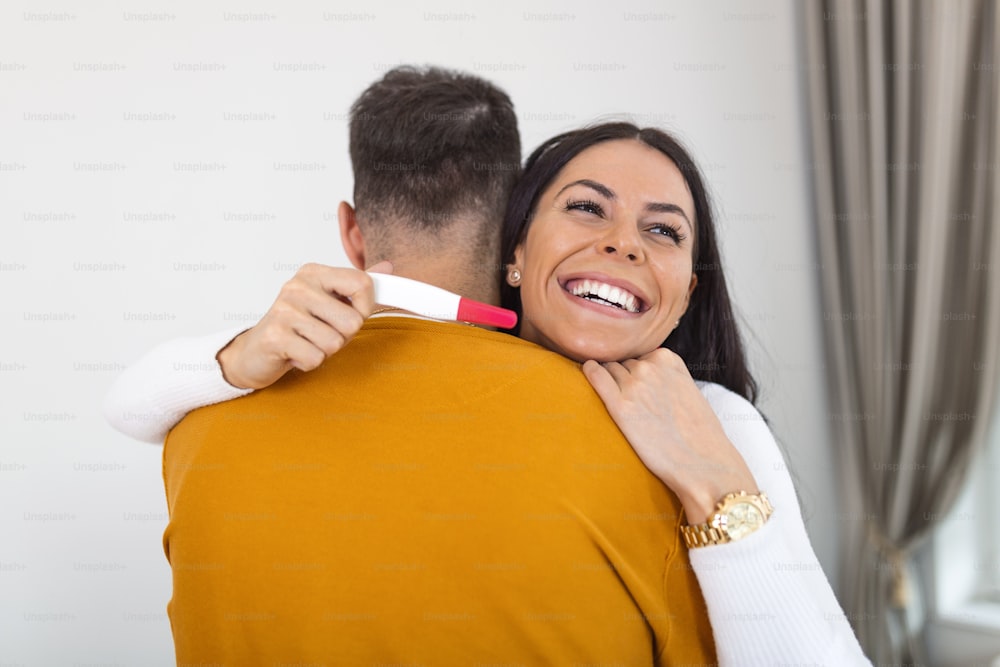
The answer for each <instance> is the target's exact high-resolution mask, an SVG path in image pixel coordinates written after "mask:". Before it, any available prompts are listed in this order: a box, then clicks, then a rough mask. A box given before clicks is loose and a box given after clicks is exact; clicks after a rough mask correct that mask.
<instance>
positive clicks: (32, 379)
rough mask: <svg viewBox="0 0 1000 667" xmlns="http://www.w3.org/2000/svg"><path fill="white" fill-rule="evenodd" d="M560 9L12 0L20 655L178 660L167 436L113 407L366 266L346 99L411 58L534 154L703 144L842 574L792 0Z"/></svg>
mask: <svg viewBox="0 0 1000 667" xmlns="http://www.w3.org/2000/svg"><path fill="white" fill-rule="evenodd" d="M535 5H537V3H529V2H525V1H524V0H513V1H507V2H502V3H490V4H489V5H487V4H486V3H482V6H476V5H473V4H471V3H459V2H454V3H448V2H442V1H440V0H437V1H436V2H433V3H430V4H426V5H423V6H421V7H419V8H415V7H409V6H407V4H405V3H403V2H398V3H390V2H375V3H370V2H366V3H360V2H356V3H353V4H338V3H333V2H324V1H322V0H313V1H311V2H295V3H285V2H277V1H275V0H271V1H270V2H263V1H253V0H247V1H246V2H243V3H229V2H227V3H221V4H214V3H199V2H191V1H185V2H166V1H163V2H143V3H132V2H128V3H126V2H110V1H108V2H96V1H94V2H89V3H86V4H85V6H84V5H83V3H71V2H58V1H57V2H54V3H44V6H43V7H39V6H38V3H35V2H29V1H24V2H18V1H16V0H15V1H7V2H5V3H4V4H3V5H2V7H0V221H2V222H0V230H2V231H0V330H2V332H3V333H2V336H3V338H2V340H3V345H2V346H0V661H3V663H4V664H25V665H36V664H37V665H48V664H70V663H71V662H73V661H75V662H76V663H77V664H93V663H100V664H129V665H131V664H144V665H168V664H173V656H172V647H171V639H170V629H169V624H168V621H167V618H166V614H165V605H166V602H167V600H168V598H169V595H170V570H169V568H168V567H167V563H166V561H165V559H164V556H163V553H162V550H161V546H160V538H161V533H162V530H163V528H164V526H165V524H166V505H165V502H164V497H163V491H162V483H161V478H160V457H159V455H160V448H159V447H157V446H149V445H145V444H140V443H135V442H131V441H129V440H128V439H126V438H124V437H123V436H120V435H118V434H116V433H115V432H113V431H112V430H111V429H110V428H109V427H108V426H106V425H105V424H104V423H103V421H102V419H101V417H100V416H99V412H98V409H99V405H100V401H101V398H102V396H103V394H104V393H105V390H106V388H107V387H108V385H109V383H110V382H111V380H112V378H113V377H114V375H115V373H116V372H118V370H120V369H121V368H122V367H123V366H124V365H127V364H129V363H130V362H131V361H132V360H134V359H135V358H136V357H137V356H138V355H139V354H140V353H141V352H142V351H143V350H145V349H147V348H149V347H150V346H152V345H153V344H154V343H156V342H158V341H161V340H164V339H166V338H169V337H172V336H177V335H181V334H186V333H201V332H208V331H212V330H216V329H220V328H223V327H230V326H233V325H235V324H239V323H240V322H252V321H253V320H254V319H255V318H256V317H257V316H258V315H259V314H260V313H262V312H263V311H264V310H265V309H266V307H267V306H268V305H269V304H270V302H271V300H272V299H273V297H274V295H275V293H276V291H277V289H278V287H279V286H280V285H281V283H282V282H284V281H285V280H286V279H287V278H288V277H289V276H290V275H291V274H292V273H293V270H294V267H295V266H296V265H298V264H300V263H302V262H306V261H319V262H325V263H331V264H346V261H345V259H344V256H343V255H342V253H341V251H340V248H339V242H338V240H337V234H336V229H335V222H334V218H333V212H334V211H335V208H336V204H337V202H338V201H339V200H340V199H341V198H349V196H350V193H351V176H350V171H349V163H348V158H347V153H346V150H347V141H346V139H347V132H346V123H345V118H346V112H347V109H348V106H349V105H350V103H351V101H352V100H353V99H354V97H355V96H356V95H357V94H358V93H359V92H360V91H361V90H362V89H363V88H364V87H365V86H366V85H367V84H368V83H370V82H371V81H373V80H374V79H376V78H378V77H379V76H380V75H381V74H382V73H383V72H384V71H385V70H386V69H387V68H389V67H391V66H392V65H394V64H396V63H437V64H442V65H446V66H451V67H455V68H461V69H465V70H469V71H472V72H473V73H477V74H480V75H482V76H485V77H488V78H491V79H493V80H495V81H496V82H497V83H499V84H500V85H501V86H503V87H504V88H506V89H507V91H508V92H509V93H510V94H511V96H512V97H513V99H514V100H515V102H516V104H517V107H518V111H519V114H520V118H521V122H522V132H523V138H524V147H525V150H526V151H527V150H530V149H531V148H533V147H534V146H535V145H537V144H538V143H539V142H540V141H541V140H542V139H544V138H546V137H548V136H550V135H552V134H554V133H556V132H558V131H561V130H564V129H568V128H571V127H574V126H577V125H580V124H583V123H586V122H589V121H592V120H594V119H597V118H603V117H605V116H607V115H609V114H621V113H622V112H630V113H631V115H632V117H633V118H634V119H636V120H638V121H639V122H640V123H643V124H653V125H661V126H664V127H666V128H669V129H673V130H675V131H677V132H678V133H679V134H680V135H681V136H682V137H683V138H684V139H686V140H687V142H688V143H689V144H690V146H691V147H692V148H693V150H694V153H695V154H696V156H697V157H698V158H699V159H700V161H701V164H702V165H703V166H704V167H705V170H706V172H707V175H708V179H709V181H710V183H711V186H712V188H713V190H714V194H715V197H716V203H717V205H718V208H719V211H720V213H721V216H720V219H721V224H722V231H723V238H724V243H725V245H724V250H725V259H726V261H727V262H728V270H729V277H730V280H731V284H732V287H733V291H734V293H735V297H736V302H737V304H738V306H739V309H740V310H741V311H742V313H743V315H744V316H745V318H746V320H747V323H748V324H749V328H750V329H751V330H752V332H753V342H752V345H751V348H752V354H753V360H754V362H755V367H756V369H757V372H758V374H759V377H760V379H761V380H762V384H763V387H764V400H763V403H762V407H763V409H764V411H765V412H766V413H767V415H768V416H769V417H770V419H771V420H772V423H773V426H774V429H775V431H776V432H777V434H778V435H779V437H780V439H781V440H782V441H783V442H784V444H785V447H786V448H787V451H788V453H789V456H790V459H791V463H792V468H793V470H794V472H795V474H796V475H797V476H798V480H799V483H800V484H799V486H800V489H801V493H802V496H803V500H804V502H805V507H806V516H807V518H808V519H810V524H809V525H810V529H811V530H812V531H813V538H814V544H815V546H816V549H817V551H818V553H819V555H820V558H821V559H822V561H823V563H824V565H825V566H826V568H827V571H828V572H831V573H833V572H834V567H835V565H836V561H837V558H836V554H835V548H836V540H837V534H836V531H837V529H838V525H837V521H836V508H835V506H834V505H833V503H834V499H835V494H834V477H835V473H834V469H833V467H832V464H831V456H830V446H831V444H830V441H829V437H828V435H827V413H826V407H825V403H824V389H823V382H822V377H821V373H822V371H823V362H822V352H821V341H820V338H819V334H820V322H821V321H822V317H821V312H820V311H821V308H820V306H819V304H818V288H817V284H816V278H817V272H816V271H815V270H814V266H815V260H814V253H813V247H812V237H811V213H810V208H809V196H808V187H809V183H808V173H807V169H806V161H807V160H808V158H807V155H806V151H805V144H804V136H805V135H804V131H803V117H802V108H801V107H802V105H801V100H800V85H799V81H798V78H799V75H800V73H801V66H800V58H799V56H798V54H797V53H796V42H795V38H794V34H795V30H796V28H795V25H794V24H793V18H794V17H793V13H792V12H793V10H792V2H791V0H775V1H773V2H772V1H758V2H743V3H729V2H714V3H692V2H654V1H652V0H649V1H643V0H625V1H624V2H615V3H606V2H588V3H585V4H584V3H581V2H572V3H568V2H567V3H564V4H563V5H562V6H557V5H551V6H548V7H546V8H544V9H534V8H530V7H532V6H535ZM195 169H197V170H199V171H193V170H195Z"/></svg>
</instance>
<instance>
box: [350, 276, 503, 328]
mask: <svg viewBox="0 0 1000 667" xmlns="http://www.w3.org/2000/svg"><path fill="white" fill-rule="evenodd" d="M368 275H370V276H371V277H372V282H374V283H375V303H381V304H383V305H386V306H393V307H395V308H402V309H404V310H408V311H410V312H413V313H416V314H417V315H423V316H424V317H433V318H434V319H436V320H454V321H456V322H469V323H471V324H481V325H483V326H487V327H498V328H500V329H513V328H514V325H516V324H517V313H515V312H514V311H513V310H507V309H506V308H499V307H497V306H491V305H489V304H488V303H481V302H479V301H473V300H472V299H466V298H465V297H462V296H459V295H458V294H455V293H454V292H449V291H448V290H445V289H441V288H440V287H435V286H434V285H428V284H427V283H422V282H420V281H418V280H411V279H409V278H403V277H402V276H393V275H389V274H387V273H369V274H368Z"/></svg>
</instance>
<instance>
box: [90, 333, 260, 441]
mask: <svg viewBox="0 0 1000 667" xmlns="http://www.w3.org/2000/svg"><path fill="white" fill-rule="evenodd" d="M244 330H245V328H240V329H228V330H226V331H219V332H216V333H214V334H210V335H207V336H198V337H187V338H175V339H174V340H170V341H167V342H165V343H161V344H160V345H158V346H156V347H155V348H153V349H152V350H150V351H149V352H147V353H146V354H145V356H143V357H142V358H141V359H139V361H137V362H136V363H134V364H133V365H131V366H129V367H128V368H127V369H125V371H124V372H122V374H121V375H120V376H118V378H117V379H116V380H115V382H114V384H112V385H111V389H110V391H109V392H108V395H107V396H106V397H105V399H104V417H105V419H107V420H108V422H109V423H110V424H111V425H112V426H114V427H115V428H116V429H117V430H119V431H121V432H122V433H124V434H125V435H128V436H131V437H133V438H136V439H137V440H144V441H145V442H153V443H162V442H163V440H164V439H165V438H166V436H167V433H168V432H169V431H170V429H172V428H173V427H174V426H175V425H176V424H177V422H179V421H180V420H181V419H183V418H184V415H186V414H187V413H188V412H190V411H192V410H194V409H196V408H200V407H203V406H205V405H211V404H212V403H219V402H221V401H228V400H230V399H233V398H238V397H240V396H245V395H246V394H249V393H250V392H252V391H253V390H252V389H238V388H236V387H234V386H232V385H231V384H229V383H228V382H226V380H225V378H224V377H223V376H222V368H221V367H220V366H219V362H218V361H216V358H215V355H217V354H218V353H219V350H221V349H222V348H223V347H225V346H226V345H227V344H228V343H229V341H231V340H232V339H233V338H235V337H236V336H238V335H239V334H240V333H242V332H243V331H244Z"/></svg>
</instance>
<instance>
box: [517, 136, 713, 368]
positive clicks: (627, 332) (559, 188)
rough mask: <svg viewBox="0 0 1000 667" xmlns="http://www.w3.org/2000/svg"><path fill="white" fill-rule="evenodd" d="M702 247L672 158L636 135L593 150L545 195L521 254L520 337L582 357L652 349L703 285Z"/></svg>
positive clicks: (618, 356) (609, 357) (619, 356)
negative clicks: (695, 261) (699, 274)
mask: <svg viewBox="0 0 1000 667" xmlns="http://www.w3.org/2000/svg"><path fill="white" fill-rule="evenodd" d="M693 242H694V201H693V199H692V197H691V193H690V191H689V190H688V187H687V183H685V181H684V177H683V176H682V175H681V172H680V170H679V169H678V168H677V165H675V164H674V163H673V162H672V161H671V160H670V159H669V158H668V157H666V156H665V155H664V154H663V153H661V152H659V151H658V150H656V149H654V148H650V147H649V146H647V145H645V144H643V143H641V142H639V141H636V140H632V139H618V140H613V141H606V142H603V143H600V144H596V145H594V146H591V147H590V148H587V149H586V150H584V151H582V152H580V153H579V154H578V155H577V156H576V157H574V158H573V159H572V160H570V161H569V162H568V163H567V164H566V166H565V167H563V169H562V171H561V172H559V174H558V175H557V176H556V177H555V179H554V180H553V181H552V182H551V183H550V184H549V186H548V188H547V189H546V190H545V191H544V192H543V193H542V195H541V197H540V198H539V200H538V204H537V208H536V209H535V215H534V218H533V220H532V222H531V225H530V227H529V228H528V234H527V236H526V237H525V240H524V242H523V243H522V244H521V245H520V246H518V248H517V250H516V251H515V255H514V257H515V263H514V267H515V268H517V269H518V270H519V271H520V273H521V283H520V284H521V303H522V306H523V317H522V323H521V334H520V335H521V337H522V338H524V339H525V340H529V341H532V342H534V343H538V344H539V345H542V346H544V347H547V348H549V349H551V350H554V351H556V352H559V353H561V354H563V355H565V356H567V357H569V358H571V359H575V360H577V361H585V360H587V359H596V360H597V361H621V360H624V359H630V358H634V357H638V356H640V355H642V354H645V353H646V352H650V351H651V350H653V349H655V348H656V347H658V346H659V345H660V344H661V343H662V342H663V341H664V340H665V339H666V338H667V336H668V335H669V334H670V332H671V331H673V329H674V327H675V326H676V325H677V322H678V320H679V319H680V317H681V315H683V314H684V311H685V310H686V308H687V304H688V299H689V298H690V296H691V292H692V291H693V290H694V288H695V284H696V283H697V278H696V276H695V275H694V272H693V270H692V269H693V265H692V254H691V249H692V247H693ZM509 279H510V278H509V276H508V280H509Z"/></svg>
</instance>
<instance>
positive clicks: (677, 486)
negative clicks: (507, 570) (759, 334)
mask: <svg viewBox="0 0 1000 667" xmlns="http://www.w3.org/2000/svg"><path fill="white" fill-rule="evenodd" d="M504 260H505V275H504V287H503V294H504V301H505V305H507V306H508V307H512V308H514V309H516V310H518V311H519V312H520V313H521V316H522V318H521V325H520V329H519V331H518V334H519V335H520V336H521V337H523V338H525V339H527V340H530V341H532V342H536V343H538V344H540V345H543V346H545V347H548V348H550V349H552V350H555V351H557V352H560V353H562V354H564V355H566V356H568V357H570V358H572V359H575V360H577V361H581V362H584V363H583V371H584V373H585V374H586V376H587V379H588V380H589V381H590V382H591V384H592V385H593V386H594V389H595V391H597V393H598V394H599V395H600V397H601V398H602V400H603V401H604V403H605V405H606V406H607V408H608V412H609V413H610V414H611V416H612V417H613V418H614V419H615V421H616V423H617V424H618V425H619V428H620V429H621V430H622V432H623V433H624V434H625V436H626V437H627V438H628V440H629V442H630V444H631V445H632V446H633V448H634V449H635V451H636V453H637V454H638V455H639V456H640V458H641V459H642V461H643V462H644V464H645V465H646V466H647V467H648V468H649V469H650V471H651V472H653V473H654V474H655V475H656V476H657V477H658V478H659V479H660V480H662V481H663V483H664V484H666V485H667V486H668V487H669V488H670V489H671V490H672V491H674V493H675V494H676V495H677V496H678V498H679V499H680V500H681V502H682V504H683V506H684V510H685V514H686V517H687V521H688V523H689V526H690V527H689V528H688V529H687V530H685V533H686V535H685V537H686V539H687V541H688V544H689V546H691V553H690V562H691V564H692V567H694V569H695V571H696V574H697V575H698V579H699V583H700V584H701V587H702V590H703V593H704V596H705V600H706V603H707V604H708V609H709V613H710V617H711V621H712V626H713V632H714V633H715V638H716V644H717V650H718V654H719V658H720V661H721V662H722V663H723V664H741V665H747V664H760V665H767V664H775V663H779V662H780V663H788V664H790V663H798V664H835V665H850V664H869V663H868V661H867V660H866V659H865V658H864V656H863V655H862V653H861V651H860V647H859V646H858V644H857V642H856V640H855V638H854V636H853V633H852V632H851V630H850V627H849V626H848V625H847V623H846V619H845V618H844V617H843V614H842V612H841V611H840V608H839V606H838V604H837V602H836V599H835V598H834V596H833V594H832V591H831V590H830V587H829V584H828V582H827V581H826V579H825V577H824V576H823V574H822V571H821V570H820V568H819V565H818V563H817V561H816V558H815V555H814V554H813V552H812V549H811V547H810V545H809V542H808V538H807V536H806V533H805V528H804V525H803V523H802V518H801V515H800V513H799V510H798V504H797V500H796V498H795V491H794V488H793V485H792V483H791V479H790V478H789V476H788V474H787V471H786V469H785V467H784V462H783V459H782V457H781V454H780V452H779V451H778V449H777V447H776V445H775V443H774V440H773V438H772V437H771V434H770V432H769V431H768V429H767V427H766V425H765V424H764V422H763V420H762V418H761V417H760V415H759V414H758V413H757V412H756V411H755V410H754V409H753V407H752V402H753V400H754V399H755V393H756V386H755V383H754V381H753V378H752V377H751V376H750V374H749V373H748V371H747V369H746V364H745V361H744V356H743V351H742V347H741V343H740V338H739V334H738V331H737V328H736V325H735V321H734V319H733V317H732V311H731V307H730V304H729V299H728V295H727V291H726V286H725V280H724V276H723V274H722V271H721V270H720V262H719V257H718V250H717V246H716V240H715V237H714V230H713V221H712V215H711V210H710V207H709V204H708V199H707V196H706V193H705V188H704V185H703V183H702V179H701V177H700V174H699V172H698V170H697V168H696V166H695V165H694V163H693V161H692V160H691V159H690V157H689V156H688V155H687V153H686V152H685V151H684V149H683V148H682V147H680V145H679V144H677V143H676V142H675V141H673V140H672V139H671V138H670V137H669V136H668V135H666V134H664V133H662V132H660V131H658V130H651V129H645V130H640V129H638V128H636V127H635V126H632V125H629V124H623V123H615V124H605V125H599V126H596V127H592V128H584V129H582V130H577V131H574V132H569V133H566V134H564V135H560V136H558V137H555V138H554V139H551V140H549V141H548V142H546V143H545V144H543V145H542V146H541V147H540V148H539V149H538V150H536V151H535V153H534V154H533V155H532V156H531V157H530V158H529V159H528V161H527V164H526V167H525V173H524V176H523V178H522V180H521V181H520V183H519V184H518V186H517V187H516V188H515V190H514V192H513V194H512V196H511V200H510V204H509V207H508V211H507V216H506V220H505V229H504ZM341 293H350V292H341ZM167 349H168V352H167V354H168V356H169V348H167ZM215 349H218V347H215V348H214V349H212V350H211V351H210V352H209V353H210V354H214V350H215ZM206 352H208V350H206ZM178 354H179V352H178ZM162 355H163V351H162V350H161V353H160V356H161V357H162ZM206 357H207V354H206ZM205 361H206V362H207V363H208V365H211V360H210V359H207V358H205ZM685 361H686V362H687V365H685V363H684V362H685ZM137 368H138V370H139V371H140V374H141V369H142V366H141V365H140V366H139V367H137ZM689 368H690V369H691V372H690V373H689V370H688V369H689ZM133 374H134V373H133ZM692 376H693V377H692ZM695 379H697V380H701V381H702V382H701V383H696V382H695ZM175 388H176V389H178V390H180V391H183V382H182V381H181V379H180V378H178V381H177V382H175ZM124 393H127V392H125V391H124V390H123V389H122V388H118V389H116V390H115V391H113V392H112V396H111V397H110V399H111V400H109V405H108V408H107V412H108V414H109V415H110V414H123V413H124V412H125V410H123V409H122V408H123V406H124V405H126V404H124V403H123V396H122V395H123V394H124ZM136 398H137V397H135V396H132V397H131V399H132V401H133V402H134V401H135V400H136ZM210 400H211V397H205V398H204V399H202V400H201V402H200V403H193V402H192V403H189V404H188V406H187V408H186V409H193V407H196V406H197V405H199V404H203V403H205V402H209V401H210ZM180 416H182V415H179V416H177V418H176V419H173V422H174V423H175V422H176V421H177V420H179V417H180ZM761 489H764V490H766V491H767V492H768V494H769V495H770V496H771V499H772V500H773V502H774V507H775V509H774V513H773V515H771V512H770V510H771V508H770V505H769V504H768V502H767V500H766V498H765V497H764V496H763V495H761V494H760V491H761ZM740 492H742V493H743V495H742V496H740V495H738V494H739V493H740ZM731 494H737V495H735V496H733V497H730V495H731ZM720 501H723V502H724V505H723V504H720V505H719V507H718V508H717V503H720ZM717 513H718V514H720V515H725V517H726V518H727V519H728V520H729V521H732V522H733V524H732V525H730V526H729V527H728V532H727V531H726V530H723V529H721V528H720V527H719V526H715V527H713V526H710V525H709V521H710V519H712V518H713V515H715V514H717ZM736 524H738V525H736Z"/></svg>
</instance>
